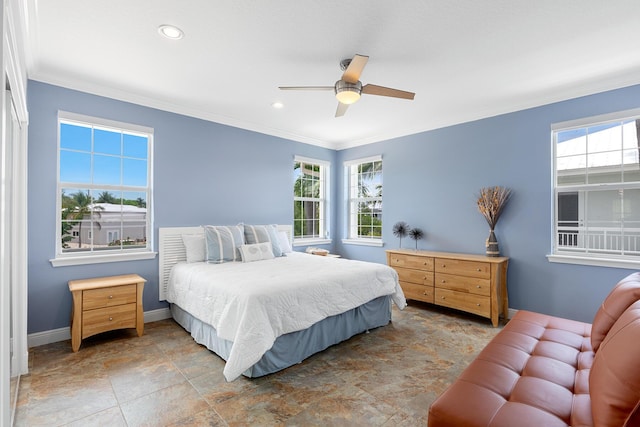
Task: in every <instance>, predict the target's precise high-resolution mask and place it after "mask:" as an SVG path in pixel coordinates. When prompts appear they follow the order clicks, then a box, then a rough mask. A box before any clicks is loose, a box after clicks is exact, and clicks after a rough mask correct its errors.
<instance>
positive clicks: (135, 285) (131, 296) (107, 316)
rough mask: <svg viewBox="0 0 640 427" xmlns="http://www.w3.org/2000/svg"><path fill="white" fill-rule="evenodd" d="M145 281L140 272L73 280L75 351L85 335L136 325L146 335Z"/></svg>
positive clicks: (72, 318) (72, 316)
mask: <svg viewBox="0 0 640 427" xmlns="http://www.w3.org/2000/svg"><path fill="white" fill-rule="evenodd" d="M145 282H146V280H145V279H143V278H142V277H140V276H138V275H137V274H127V275H124V276H109V277H97V278H93V279H81V280H71V281H69V283H68V284H69V290H70V291H71V294H72V296H73V310H72V315H71V348H72V349H73V351H74V352H75V351H78V350H79V349H80V344H81V342H82V340H83V339H85V338H87V337H90V336H92V335H95V334H99V333H101V332H106V331H112V330H115V329H125V328H136V332H137V333H138V336H142V334H143V332H144V313H143V311H142V292H143V289H144V284H145Z"/></svg>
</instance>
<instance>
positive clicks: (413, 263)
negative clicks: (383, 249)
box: [389, 253, 433, 271]
mask: <svg viewBox="0 0 640 427" xmlns="http://www.w3.org/2000/svg"><path fill="white" fill-rule="evenodd" d="M389 265H390V266H391V267H404V268H418V269H422V270H430V271H433V258H431V257H424V256H418V255H407V254H397V253H394V254H391V256H390V257H389Z"/></svg>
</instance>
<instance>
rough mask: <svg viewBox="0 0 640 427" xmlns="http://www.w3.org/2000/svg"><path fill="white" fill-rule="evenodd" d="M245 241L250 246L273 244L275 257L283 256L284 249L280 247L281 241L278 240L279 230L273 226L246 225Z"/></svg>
mask: <svg viewBox="0 0 640 427" xmlns="http://www.w3.org/2000/svg"><path fill="white" fill-rule="evenodd" d="M244 240H245V241H246V242H247V244H248V245H250V244H253V243H264V242H269V243H271V248H272V249H273V255H274V256H276V257H279V256H282V255H283V253H282V248H281V247H280V240H279V239H278V228H277V227H276V226H275V225H273V224H271V225H245V226H244Z"/></svg>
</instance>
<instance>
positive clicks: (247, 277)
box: [159, 226, 406, 381]
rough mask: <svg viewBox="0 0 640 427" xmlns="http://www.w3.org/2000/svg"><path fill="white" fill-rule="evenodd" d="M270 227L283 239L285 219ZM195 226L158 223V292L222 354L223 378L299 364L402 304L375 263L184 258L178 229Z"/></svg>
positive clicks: (390, 275)
mask: <svg viewBox="0 0 640 427" xmlns="http://www.w3.org/2000/svg"><path fill="white" fill-rule="evenodd" d="M277 231H278V232H279V234H280V235H281V236H280V237H283V236H284V235H286V236H287V238H288V239H289V241H290V239H291V227H290V226H278V227H277ZM203 233H204V229H203V228H202V227H172V228H161V229H160V232H159V237H160V257H159V260H160V271H159V273H160V299H161V300H166V301H168V302H169V303H170V304H171V313H172V316H173V318H174V319H175V320H176V321H177V322H178V323H179V324H180V325H181V326H182V327H183V328H184V329H185V330H187V331H188V332H190V334H191V336H192V337H193V338H194V339H195V340H196V342H198V343H200V344H202V345H205V346H206V347H207V348H208V349H210V350H211V351H213V352H215V353H216V354H218V355H219V356H220V357H221V358H222V359H224V360H225V361H226V364H225V368H224V372H223V373H224V376H225V379H226V380H227V381H233V380H234V379H236V378H237V377H239V376H240V375H244V376H246V377H259V376H263V375H267V374H270V373H273V372H277V371H279V370H282V369H284V368H287V367H289V366H292V365H294V364H296V363H300V362H301V361H302V360H304V359H306V358H307V357H309V356H311V355H312V354H315V353H317V352H319V351H322V350H324V349H326V348H328V347H329V346H331V345H334V344H337V343H339V342H341V341H344V340H347V339H349V338H350V337H352V336H354V335H357V334H359V333H362V332H365V331H367V330H369V329H373V328H377V327H380V326H384V325H386V324H388V323H389V322H390V321H391V304H392V303H395V304H396V305H397V306H398V307H399V308H401V309H402V308H404V307H405V306H406V301H405V298H404V295H403V293H402V289H401V288H400V286H399V283H398V276H397V273H396V272H395V271H394V270H393V269H391V268H389V267H388V266H386V265H382V264H375V263H367V262H362V261H353V260H345V259H337V258H330V257H323V256H317V255H309V254H304V253H299V252H288V251H287V253H285V254H283V256H276V257H272V258H270V259H264V260H259V261H257V262H221V263H211V262H198V261H197V260H196V262H186V261H187V254H186V249H185V243H183V239H185V237H184V236H188V237H190V238H191V237H192V236H199V235H202V234H203ZM185 242H186V240H185ZM284 246H286V245H284ZM276 249H277V248H274V252H275V251H276ZM191 261H193V260H191Z"/></svg>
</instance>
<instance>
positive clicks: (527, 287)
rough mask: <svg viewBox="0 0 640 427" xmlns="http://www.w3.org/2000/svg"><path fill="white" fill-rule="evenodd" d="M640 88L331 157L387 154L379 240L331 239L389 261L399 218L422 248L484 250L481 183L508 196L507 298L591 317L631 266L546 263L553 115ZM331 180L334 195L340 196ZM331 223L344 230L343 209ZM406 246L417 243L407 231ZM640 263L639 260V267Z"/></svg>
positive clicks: (344, 250)
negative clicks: (375, 244)
mask: <svg viewBox="0 0 640 427" xmlns="http://www.w3.org/2000/svg"><path fill="white" fill-rule="evenodd" d="M639 106H640V86H634V87H629V88H625V89H621V90H615V91H611V92H606V93H602V94H597V95H593V96H588V97H584V98H579V99H573V100H569V101H564V102H560V103H555V104H551V105H546V106H543V107H539V108H534V109H529V110H525V111H519V112H515V113H511V114H505V115H501V116H497V117H492V118H488V119H483V120H478V121H475V122H469V123H464V124H460V125H456V126H451V127H447V128H443V129H438V130H434V131H430V132H424V133H420V134H416V135H411V136H407V137H403V138H397V139H394V140H389V141H384V142H380V143H376V144H371V145H367V146H362V147H357V148H353V149H349V150H343V151H339V152H338V157H337V162H338V163H337V164H342V162H343V161H345V160H353V159H357V158H360V157H367V156H371V155H375V154H382V156H383V181H384V182H383V185H384V194H383V195H384V202H383V203H384V206H383V224H384V231H383V240H384V241H385V248H382V249H381V248H371V247H362V246H353V245H343V244H341V243H340V242H337V243H336V250H337V251H338V252H339V253H341V254H342V255H343V256H346V257H348V258H356V259H363V260H367V261H375V262H385V253H384V249H389V248H397V247H398V244H399V242H398V239H397V238H396V237H394V236H393V233H392V227H393V224H394V223H396V222H397V221H406V222H407V223H409V225H410V226H414V227H419V228H422V229H423V230H424V231H425V232H426V239H425V240H422V241H420V242H419V248H420V249H429V250H440V251H450V252H468V253H480V254H481V253H484V250H485V247H484V242H485V239H486V238H487V235H488V232H489V229H488V226H487V223H486V222H485V220H484V218H483V217H482V216H481V215H480V214H479V213H478V210H477V208H476V204H475V203H476V196H477V194H478V191H479V189H480V188H481V187H485V186H494V185H502V186H507V187H510V188H511V189H512V190H513V196H512V198H511V200H510V201H509V204H508V205H507V207H506V209H505V211H504V214H503V216H502V217H501V219H500V221H499V222H498V225H497V227H496V235H497V238H498V241H499V244H500V249H501V254H502V255H504V256H509V257H510V258H511V259H510V263H509V272H508V287H509V306H510V307H511V308H516V309H528V310H534V311H539V312H543V313H549V314H553V315H558V316H562V317H568V318H573V319H577V320H581V321H586V322H591V321H592V320H593V316H594V315H595V312H596V310H597V309H598V307H599V305H600V303H601V302H602V300H603V299H604V297H606V295H607V293H608V292H609V291H610V290H611V288H612V287H613V286H614V285H615V284H616V283H617V282H618V280H620V279H621V278H623V277H625V276H626V275H628V274H630V273H631V272H632V270H626V269H617V268H605V267H589V266H578V265H569V264H557V263H550V262H548V261H547V258H546V255H548V254H549V253H550V251H551V245H552V240H551V230H552V227H551V225H552V204H551V203H552V198H553V197H552V195H553V192H552V182H551V181H552V171H551V167H552V159H551V156H552V145H551V142H550V140H551V130H550V126H551V124H552V123H557V122H562V121H566V120H571V119H576V118H581V117H589V116H593V115H598V114H604V113H609V112H614V111H621V110H627V109H631V108H638V107H639ZM337 178H338V179H339V180H340V182H339V183H338V200H342V199H343V198H344V197H345V196H344V192H343V186H344V183H343V181H342V176H341V175H339V176H337ZM336 219H337V221H336V226H337V227H336V228H337V229H339V230H342V232H343V233H344V232H346V224H345V218H344V216H343V215H342V214H341V215H338V217H337V218H336ZM402 246H403V247H405V248H413V247H415V246H414V242H413V241H412V240H410V239H406V238H405V239H403V242H402ZM638 270H640V267H639V268H638Z"/></svg>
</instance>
